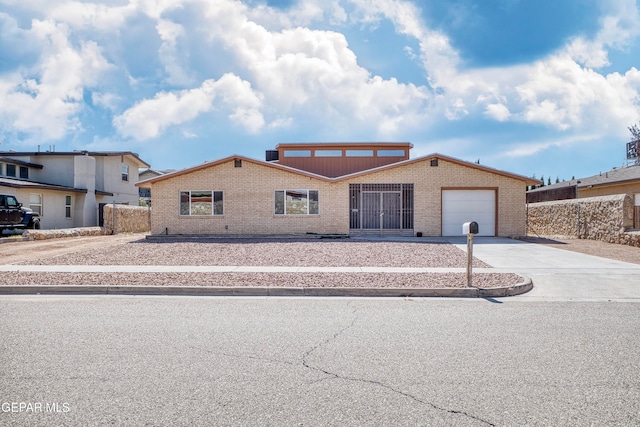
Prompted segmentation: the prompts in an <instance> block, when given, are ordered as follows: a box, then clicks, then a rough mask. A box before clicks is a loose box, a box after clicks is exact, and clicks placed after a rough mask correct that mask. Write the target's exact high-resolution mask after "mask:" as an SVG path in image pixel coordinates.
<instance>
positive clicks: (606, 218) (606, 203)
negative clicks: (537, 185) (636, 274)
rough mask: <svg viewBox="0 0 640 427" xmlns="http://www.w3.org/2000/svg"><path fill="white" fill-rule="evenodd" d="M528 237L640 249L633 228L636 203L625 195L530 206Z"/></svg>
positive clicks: (639, 236) (528, 211)
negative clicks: (592, 242)
mask: <svg viewBox="0 0 640 427" xmlns="http://www.w3.org/2000/svg"><path fill="white" fill-rule="evenodd" d="M527 224H528V228H527V232H528V234H529V235H537V236H544V237H558V238H562V237H564V238H578V239H590V240H602V241H605V242H610V243H621V244H628V245H631V246H638V247H640V233H638V232H629V231H628V229H629V228H631V227H632V226H633V201H632V200H631V197H629V196H628V195H626V194H618V195H614V196H602V197H589V198H584V199H572V200H558V201H553V202H541V203H531V204H529V205H528V209H527Z"/></svg>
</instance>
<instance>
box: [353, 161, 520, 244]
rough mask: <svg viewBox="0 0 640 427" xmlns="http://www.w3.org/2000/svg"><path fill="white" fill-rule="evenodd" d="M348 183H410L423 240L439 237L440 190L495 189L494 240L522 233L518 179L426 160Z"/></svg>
mask: <svg viewBox="0 0 640 427" xmlns="http://www.w3.org/2000/svg"><path fill="white" fill-rule="evenodd" d="M349 182H352V183H396V182H397V183H413V184H414V230H415V231H416V232H422V234H423V235H425V236H440V235H442V189H443V188H445V189H496V190H497V197H496V200H497V214H498V224H497V227H496V234H497V235H498V236H523V235H524V234H525V232H526V218H525V214H526V212H525V209H526V203H525V200H526V184H525V183H524V182H522V181H520V180H518V179H514V178H509V177H507V176H503V175H498V174H495V173H491V172H487V171H483V170H480V169H474V168H470V167H466V166H463V165H460V164H457V163H453V162H448V161H446V160H443V159H439V161H438V166H430V162H429V160H426V161H422V162H414V163H409V164H406V165H403V166H401V167H396V168H390V169H386V170H383V171H380V172H376V173H371V174H367V175H363V176H360V177H357V178H354V179H350V180H349Z"/></svg>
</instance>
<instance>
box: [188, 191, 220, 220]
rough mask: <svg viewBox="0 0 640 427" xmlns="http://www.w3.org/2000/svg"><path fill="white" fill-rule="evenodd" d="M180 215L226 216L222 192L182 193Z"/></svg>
mask: <svg viewBox="0 0 640 427" xmlns="http://www.w3.org/2000/svg"><path fill="white" fill-rule="evenodd" d="M180 215H183V216H209V215H224V197H223V193H222V191H206V190H204V191H181V192H180Z"/></svg>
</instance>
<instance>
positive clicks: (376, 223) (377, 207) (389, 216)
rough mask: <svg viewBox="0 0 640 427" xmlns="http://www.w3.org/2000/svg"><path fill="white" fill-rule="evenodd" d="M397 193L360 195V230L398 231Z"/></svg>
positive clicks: (398, 197)
mask: <svg viewBox="0 0 640 427" xmlns="http://www.w3.org/2000/svg"><path fill="white" fill-rule="evenodd" d="M401 211H402V206H401V203H400V192H399V191H384V192H382V191H375V192H368V191H366V192H363V193H362V229H364V230H380V232H381V233H382V232H383V230H400V228H401V227H400V224H401V223H400V213H401Z"/></svg>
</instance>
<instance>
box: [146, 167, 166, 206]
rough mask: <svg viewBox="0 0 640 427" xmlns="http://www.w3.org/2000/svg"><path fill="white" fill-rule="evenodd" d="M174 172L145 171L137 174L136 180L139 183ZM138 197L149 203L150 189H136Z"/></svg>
mask: <svg viewBox="0 0 640 427" xmlns="http://www.w3.org/2000/svg"><path fill="white" fill-rule="evenodd" d="M170 172H175V169H166V170H157V169H145V170H143V171H142V172H140V173H139V174H138V179H139V180H140V181H145V180H147V179H150V178H155V177H156V176H160V175H164V174H166V173H170ZM138 196H139V197H140V199H142V200H143V201H144V202H145V203H149V202H151V189H150V188H144V187H138Z"/></svg>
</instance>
